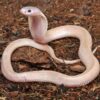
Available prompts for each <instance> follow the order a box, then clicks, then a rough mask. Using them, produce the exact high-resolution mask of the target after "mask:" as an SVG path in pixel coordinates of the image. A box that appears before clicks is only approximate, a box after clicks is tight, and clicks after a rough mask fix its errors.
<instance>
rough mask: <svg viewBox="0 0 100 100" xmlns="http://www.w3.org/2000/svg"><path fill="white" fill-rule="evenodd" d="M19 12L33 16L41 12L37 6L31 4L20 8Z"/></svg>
mask: <svg viewBox="0 0 100 100" xmlns="http://www.w3.org/2000/svg"><path fill="white" fill-rule="evenodd" d="M20 12H21V13H22V14H23V15H26V16H33V15H37V14H40V13H41V11H40V10H39V9H38V8H36V7H31V6H28V7H23V8H21V10H20Z"/></svg>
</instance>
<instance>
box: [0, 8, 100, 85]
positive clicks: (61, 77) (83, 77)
mask: <svg viewBox="0 0 100 100" xmlns="http://www.w3.org/2000/svg"><path fill="white" fill-rule="evenodd" d="M21 13H22V14H24V15H26V16H28V22H29V29H30V32H31V35H32V37H33V38H34V40H31V39H26V38H24V39H18V40H15V41H13V42H12V43H10V44H9V45H8V46H7V47H6V49H5V50H4V53H3V55H2V61H1V70H2V73H3V75H4V76H5V77H6V78H7V79H8V80H11V81H14V82H32V81H37V82H51V83H55V84H59V85H60V84H64V85H66V86H82V85H86V84H88V83H90V82H91V81H93V80H94V79H95V78H96V77H97V76H98V74H99V71H100V65H99V62H98V60H97V59H96V57H95V56H94V55H93V53H92V51H91V46H92V39H91V36H90V34H89V32H88V31H87V30H86V29H84V28H82V27H80V26H75V25H65V26H60V27H57V28H53V29H50V30H48V31H47V27H48V21H47V18H46V16H45V15H44V14H43V13H42V12H41V11H40V10H39V9H38V8H36V7H23V8H22V9H21ZM64 37H75V38H78V39H79V40H80V47H79V51H78V55H79V57H80V59H81V61H82V62H83V64H84V65H85V66H86V70H85V71H84V72H83V73H81V74H79V75H75V76H69V75H65V74H62V73H60V72H56V71H50V70H40V71H30V72H22V73H17V72H15V71H14V70H13V68H12V65H11V55H12V53H13V51H14V50H15V49H16V48H19V47H22V46H31V47H34V48H37V49H39V50H43V51H46V52H48V53H49V54H50V55H51V57H53V58H54V59H55V60H57V61H59V62H61V63H63V60H61V59H59V58H57V57H56V56H55V54H54V51H53V49H52V48H51V47H50V46H48V45H46V43H48V42H50V41H53V40H55V39H60V38H64ZM35 41H36V42H35ZM78 61H79V60H72V61H67V60H65V61H64V62H65V63H66V64H72V63H75V62H78Z"/></svg>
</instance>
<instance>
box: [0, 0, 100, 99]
mask: <svg viewBox="0 0 100 100" xmlns="http://www.w3.org/2000/svg"><path fill="white" fill-rule="evenodd" d="M23 6H36V7H38V8H40V9H41V10H42V11H43V13H44V14H45V15H46V16H47V18H48V21H49V29H51V28H54V27H56V26H61V25H65V24H67V25H68V24H72V25H75V24H76V25H80V26H83V27H85V28H86V29H87V30H88V31H89V32H90V34H91V36H92V38H93V48H95V47H96V46H97V45H100V0H0V60H1V56H2V53H3V51H4V49H5V47H6V46H7V45H8V44H9V43H10V42H11V41H13V40H16V39H19V38H23V37H26V38H31V35H30V32H29V29H28V23H27V18H26V17H25V16H23V15H21V14H20V12H19V10H20V8H22V7H23ZM50 45H51V46H52V47H53V48H54V50H55V53H56V55H57V56H58V57H59V58H62V59H63V58H65V59H76V58H78V55H77V51H78V47H79V41H78V40H77V39H74V38H64V39H60V40H56V41H53V42H51V43H50ZM95 56H96V57H97V58H98V60H99V61H100V49H98V51H97V52H96V53H95ZM12 65H13V66H14V70H15V71H17V72H22V71H29V70H40V69H48V70H56V71H59V72H62V73H67V74H78V73H76V72H72V71H71V70H70V69H69V66H70V65H67V67H68V69H67V68H65V67H66V65H62V64H57V63H56V62H55V61H53V60H52V58H51V57H50V56H49V55H48V54H47V53H45V52H42V51H39V50H37V49H34V48H31V47H22V48H19V49H18V50H16V51H15V52H14V54H13V56H12ZM6 99H7V100H100V74H99V76H98V77H97V78H96V79H95V80H94V81H93V82H92V83H90V84H88V85H86V86H83V87H78V88H68V87H65V86H63V85H60V86H58V85H55V84H51V83H40V82H32V83H14V82H11V81H8V80H7V79H6V78H5V77H4V76H3V75H2V73H1V71H0V100H6Z"/></svg>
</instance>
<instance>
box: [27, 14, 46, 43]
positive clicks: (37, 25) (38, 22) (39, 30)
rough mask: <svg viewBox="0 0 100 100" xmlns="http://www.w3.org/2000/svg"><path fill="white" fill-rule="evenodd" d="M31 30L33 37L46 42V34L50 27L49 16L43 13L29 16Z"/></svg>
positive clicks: (37, 40)
mask: <svg viewBox="0 0 100 100" xmlns="http://www.w3.org/2000/svg"><path fill="white" fill-rule="evenodd" d="M28 23H29V30H30V32H31V35H32V37H33V39H34V40H35V41H36V42H38V43H42V44H43V43H46V41H45V38H46V37H45V34H46V32H47V28H48V21H47V18H46V17H45V16H44V15H43V14H41V15H35V16H29V17H28Z"/></svg>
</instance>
